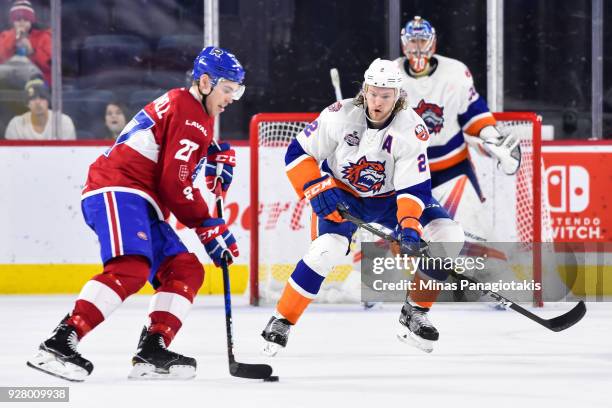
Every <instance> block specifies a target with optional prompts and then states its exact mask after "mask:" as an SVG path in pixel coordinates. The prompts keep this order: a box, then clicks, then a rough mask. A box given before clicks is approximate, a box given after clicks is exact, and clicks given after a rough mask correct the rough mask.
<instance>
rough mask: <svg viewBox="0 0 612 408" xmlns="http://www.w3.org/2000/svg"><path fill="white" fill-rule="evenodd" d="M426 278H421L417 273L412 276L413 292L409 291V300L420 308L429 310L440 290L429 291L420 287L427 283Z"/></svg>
mask: <svg viewBox="0 0 612 408" xmlns="http://www.w3.org/2000/svg"><path fill="white" fill-rule="evenodd" d="M427 281H428V279H427V277H425V278H424V277H422V276H421V274H420V273H419V272H417V273H415V274H414V278H413V279H412V282H414V290H411V291H410V300H411V301H412V302H414V303H415V304H416V305H418V306H420V307H426V308H430V307H432V306H433V304H434V303H435V301H436V299H437V298H438V295H439V294H440V290H430V289H425V288H423V287H422V284H424V283H425V282H427Z"/></svg>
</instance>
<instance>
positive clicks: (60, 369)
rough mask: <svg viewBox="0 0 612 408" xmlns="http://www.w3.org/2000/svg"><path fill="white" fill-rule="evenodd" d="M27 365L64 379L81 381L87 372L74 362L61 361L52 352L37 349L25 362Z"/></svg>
mask: <svg viewBox="0 0 612 408" xmlns="http://www.w3.org/2000/svg"><path fill="white" fill-rule="evenodd" d="M27 364H28V366H29V367H32V368H33V369H35V370H39V371H42V372H43V373H46V374H49V375H52V376H54V377H59V378H62V379H64V380H68V381H74V382H82V381H84V380H85V378H87V376H88V375H89V373H88V372H87V370H85V369H84V368H82V367H79V366H78V365H76V364H72V363H68V362H63V361H61V360H59V359H58V358H57V357H56V356H55V355H54V354H53V353H49V352H48V351H44V350H39V351H38V353H36V355H35V356H34V357H33V358H31V359H30V360H29V361H28V362H27Z"/></svg>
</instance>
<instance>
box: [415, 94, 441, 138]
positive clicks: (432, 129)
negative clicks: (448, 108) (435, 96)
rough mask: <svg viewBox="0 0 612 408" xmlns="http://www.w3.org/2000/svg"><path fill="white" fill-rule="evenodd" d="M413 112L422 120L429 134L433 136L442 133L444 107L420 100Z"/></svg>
mask: <svg viewBox="0 0 612 408" xmlns="http://www.w3.org/2000/svg"><path fill="white" fill-rule="evenodd" d="M414 111H415V112H416V113H418V114H419V116H420V117H421V118H423V122H425V124H426V125H427V129H428V130H429V133H430V134H432V135H433V134H434V133H440V132H441V131H442V128H443V127H444V107H442V106H438V105H436V104H435V103H427V102H425V100H424V99H421V101H420V102H419V104H418V105H417V106H416V107H415V108H414Z"/></svg>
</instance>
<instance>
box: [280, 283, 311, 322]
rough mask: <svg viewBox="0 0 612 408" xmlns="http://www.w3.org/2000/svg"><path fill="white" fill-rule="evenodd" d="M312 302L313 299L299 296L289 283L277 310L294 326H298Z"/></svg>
mask: <svg viewBox="0 0 612 408" xmlns="http://www.w3.org/2000/svg"><path fill="white" fill-rule="evenodd" d="M310 302H312V299H308V298H307V297H304V296H302V295H301V294H299V293H298V292H297V291H296V290H295V289H293V287H291V285H290V284H289V282H287V284H286V285H285V290H283V294H282V296H281V298H280V300H279V301H278V304H277V305H276V310H278V312H279V313H280V314H281V315H283V316H284V317H285V319H287V320H289V321H290V322H291V323H292V324H296V323H297V321H298V319H299V318H300V316H301V315H302V313H304V310H306V308H307V307H308V305H309V304H310Z"/></svg>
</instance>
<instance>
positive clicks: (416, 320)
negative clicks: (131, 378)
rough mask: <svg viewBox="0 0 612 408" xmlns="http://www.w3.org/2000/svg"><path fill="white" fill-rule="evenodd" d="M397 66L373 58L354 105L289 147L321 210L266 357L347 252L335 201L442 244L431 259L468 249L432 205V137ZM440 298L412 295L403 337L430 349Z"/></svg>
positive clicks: (407, 241) (330, 111)
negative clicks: (432, 315)
mask: <svg viewBox="0 0 612 408" xmlns="http://www.w3.org/2000/svg"><path fill="white" fill-rule="evenodd" d="M401 84H402V77H401V74H400V72H399V69H398V68H397V66H396V64H395V63H394V62H393V61H388V60H381V59H376V60H375V61H374V62H372V64H371V65H370V67H369V68H368V70H367V71H366V72H365V75H364V83H363V86H362V90H361V91H360V92H359V94H358V95H357V96H356V97H355V98H354V99H345V100H342V101H338V102H336V103H334V104H332V105H331V106H329V107H328V108H326V109H324V110H323V111H322V112H321V114H320V115H319V117H318V118H317V119H316V120H314V121H313V122H312V123H311V124H310V125H308V126H307V127H305V128H304V129H303V130H302V131H301V132H300V133H299V134H298V135H297V137H296V138H295V139H294V140H293V141H292V142H291V144H290V145H289V147H288V148H287V153H286V155H285V164H286V171H287V176H288V178H289V180H290V182H291V184H292V185H293V187H294V189H295V191H296V192H297V194H298V196H299V197H300V198H303V197H306V198H307V199H308V200H309V201H310V204H311V206H312V209H313V211H314V213H315V216H314V220H313V229H314V230H313V234H312V235H313V237H314V238H313V241H312V242H311V244H310V246H309V249H308V251H307V253H306V254H305V255H304V257H303V258H302V260H300V261H299V262H298V263H297V265H296V267H295V269H294V270H293V272H292V274H291V276H290V278H289V280H288V282H287V284H286V285H285V288H284V290H283V293H282V295H281V298H280V300H279V302H278V304H277V306H276V312H275V313H274V315H273V316H272V317H271V318H270V320H269V322H268V324H267V326H266V327H265V329H264V331H263V333H262V336H263V338H264V340H265V341H266V344H265V348H264V353H266V354H268V355H274V354H276V353H277V351H278V349H279V347H285V346H286V344H287V341H288V337H289V330H290V328H291V326H292V325H294V324H296V323H297V321H298V319H299V318H300V316H301V315H302V313H303V312H304V310H305V309H306V307H307V306H308V305H309V304H310V302H311V301H312V300H313V299H314V298H315V297H316V295H317V293H318V292H319V290H320V288H321V284H322V282H323V280H324V279H325V277H326V276H327V275H328V274H329V272H330V271H331V269H332V268H333V267H334V266H336V265H338V264H339V263H340V262H341V261H342V259H343V256H344V255H345V254H347V253H348V251H349V245H350V242H351V237H352V236H353V234H354V233H355V231H356V229H357V227H356V226H355V225H354V224H353V223H350V222H346V221H344V220H343V219H342V217H341V216H340V214H339V213H338V211H337V208H338V204H343V205H344V206H346V207H348V211H349V213H351V214H353V215H355V216H357V217H359V218H362V219H363V220H364V221H365V222H376V223H378V224H381V225H383V226H384V227H386V228H389V229H391V230H394V231H397V234H398V238H399V239H400V240H401V241H402V243H403V244H404V247H411V248H415V246H418V245H419V243H420V242H421V239H422V240H424V241H425V242H428V243H429V242H440V243H452V244H450V245H437V246H436V247H437V248H438V251H439V252H438V253H437V254H434V255H435V256H450V257H454V256H456V255H458V254H459V252H460V250H461V247H462V246H463V242H464V236H463V230H462V228H461V226H460V225H459V224H458V223H457V222H455V221H453V220H452V219H451V218H450V217H449V216H448V214H447V213H446V211H445V210H444V209H443V208H442V207H441V206H440V205H439V204H438V202H437V201H436V200H435V199H433V197H432V195H431V182H430V174H429V165H428V160H427V155H426V151H427V146H428V145H429V141H430V139H431V138H430V137H429V133H428V131H427V128H426V127H425V123H424V122H423V120H422V119H421V118H420V117H419V115H417V114H416V113H415V111H414V110H413V109H411V108H410V107H408V105H407V103H406V100H405V98H404V97H402V96H401V92H400V91H401ZM447 275H448V272H445V271H434V270H430V271H425V272H421V271H419V272H417V273H416V274H415V275H414V276H415V282H416V283H417V287H418V286H420V285H419V284H418V281H422V280H428V279H435V280H439V281H444V280H445V279H446V278H447ZM438 293H439V292H438V291H434V290H431V291H428V290H421V291H419V290H417V291H412V292H411V293H410V296H409V297H407V300H406V302H405V304H404V305H403V307H402V311H401V315H400V327H399V333H398V337H399V338H400V340H402V341H405V342H408V343H411V344H413V345H415V346H417V347H418V348H420V349H422V350H424V351H427V352H430V351H431V350H432V349H433V343H434V342H435V341H436V340H438V336H439V335H438V331H437V330H436V328H435V327H434V326H433V324H431V322H430V321H429V320H428V318H427V312H428V310H429V307H431V305H432V304H433V302H434V301H435V299H436V297H437V295H438Z"/></svg>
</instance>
